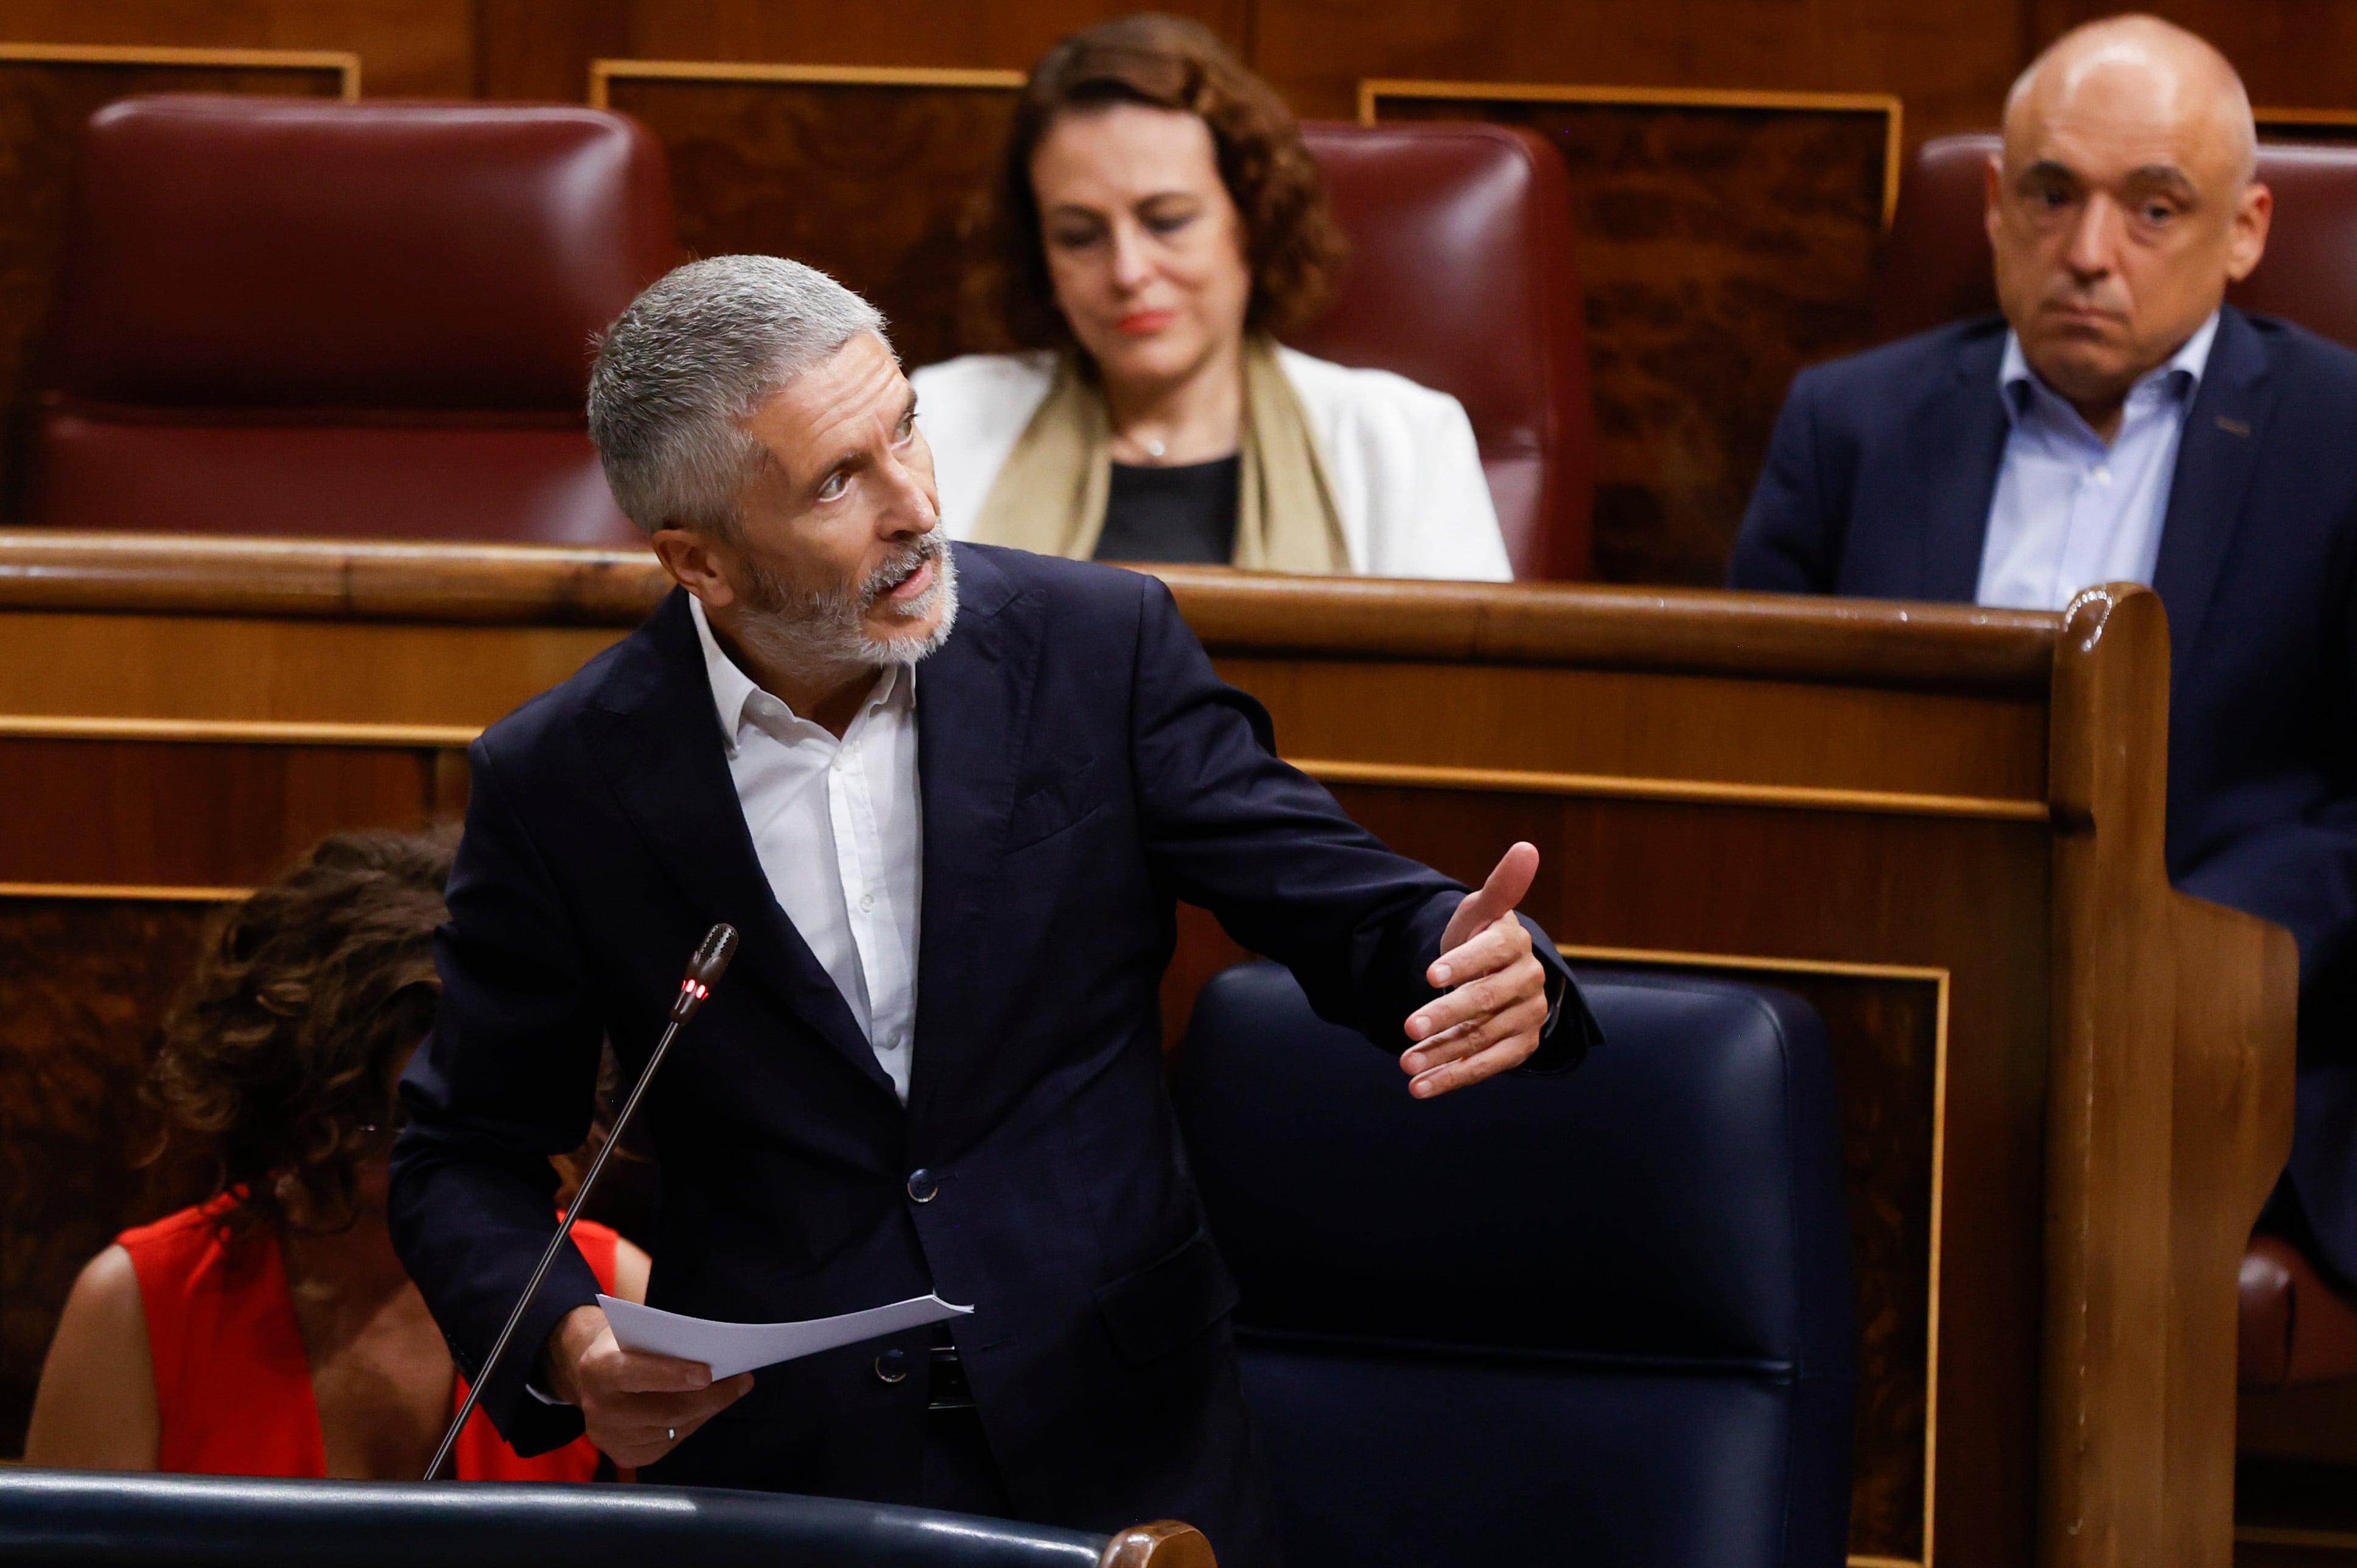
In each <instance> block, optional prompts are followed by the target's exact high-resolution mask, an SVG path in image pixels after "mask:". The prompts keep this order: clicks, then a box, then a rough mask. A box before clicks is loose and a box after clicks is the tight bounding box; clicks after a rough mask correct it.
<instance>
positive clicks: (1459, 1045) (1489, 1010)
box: [1400, 843, 1547, 1099]
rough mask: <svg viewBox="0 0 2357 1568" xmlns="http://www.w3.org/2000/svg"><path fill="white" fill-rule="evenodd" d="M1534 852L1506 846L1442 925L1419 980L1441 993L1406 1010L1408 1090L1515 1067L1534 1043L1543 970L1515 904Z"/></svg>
mask: <svg viewBox="0 0 2357 1568" xmlns="http://www.w3.org/2000/svg"><path fill="white" fill-rule="evenodd" d="M1538 871H1539V852H1538V850H1537V849H1536V848H1535V847H1534V846H1533V845H1531V844H1527V843H1517V844H1515V845H1514V846H1513V847H1512V848H1511V849H1509V850H1507V851H1506V854H1505V856H1504V858H1502V859H1501V860H1500V861H1499V862H1498V868H1497V869H1496V870H1495V871H1492V872H1491V873H1490V879H1489V880H1488V881H1487V882H1484V883H1483V884H1481V886H1480V888H1479V889H1478V890H1476V891H1474V892H1471V893H1469V894H1467V895H1466V896H1465V899H1464V901H1463V902H1462V903H1460V904H1458V906H1457V913H1456V914H1454V915H1452V916H1450V917H1449V919H1448V929H1447V930H1446V931H1444V932H1442V933H1441V938H1440V956H1439V957H1438V958H1437V959H1435V960H1434V961H1433V962H1432V967H1431V968H1430V969H1428V970H1426V971H1425V980H1426V983H1429V984H1430V985H1432V986H1433V987H1435V988H1436V989H1437V990H1439V991H1441V992H1443V993H1444V994H1442V995H1440V996H1437V997H1435V998H1434V999H1433V1000H1432V1001H1430V1002H1428V1003H1426V1004H1425V1005H1423V1006H1422V1007H1419V1008H1417V1009H1416V1010H1415V1012H1414V1013H1412V1014H1410V1015H1408V1020H1407V1037H1408V1038H1409V1039H1411V1040H1414V1041H1415V1042H1416V1043H1415V1045H1414V1046H1412V1047H1409V1048H1408V1050H1407V1051H1406V1053H1405V1054H1404V1055H1403V1056H1402V1057H1401V1058H1400V1067H1401V1068H1402V1069H1404V1070H1405V1071H1406V1072H1407V1073H1409V1074H1410V1075H1411V1079H1410V1082H1409V1084H1408V1091H1409V1092H1410V1093H1412V1094H1415V1095H1416V1096H1418V1097H1419V1098H1425V1099H1429V1098H1430V1097H1431V1096H1433V1095H1436V1094H1446V1093H1448V1091H1449V1090H1452V1089H1462V1088H1464V1087H1465V1086H1466V1085H1467V1084H1469V1083H1479V1082H1480V1081H1481V1080H1482V1079H1485V1078H1488V1077H1490V1076H1491V1074H1493V1073H1501V1072H1503V1071H1505V1070H1506V1069H1508V1068H1512V1067H1519V1066H1521V1065H1522V1063H1523V1061H1524V1060H1526V1059H1527V1058H1529V1057H1530V1054H1531V1053H1532V1052H1533V1051H1535V1050H1537V1049H1538V1048H1539V1031H1540V1030H1541V1029H1542V1028H1544V1026H1545V1025H1546V1015H1547V1003H1546V970H1545V968H1544V966H1542V965H1541V964H1540V962H1539V961H1538V958H1537V957H1536V955H1534V953H1533V952H1532V951H1531V933H1530V932H1529V930H1528V929H1525V928H1524V927H1523V923H1522V921H1520V920H1519V919H1516V918H1514V908H1515V906H1516V905H1518V904H1520V903H1521V902H1522V901H1523V895H1524V894H1526V893H1528V892H1529V891H1530V890H1531V881H1532V879H1533V878H1534V877H1535V876H1536V875H1538Z"/></svg>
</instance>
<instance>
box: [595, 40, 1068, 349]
mask: <svg viewBox="0 0 2357 1568" xmlns="http://www.w3.org/2000/svg"><path fill="white" fill-rule="evenodd" d="M1022 85H1023V73H1022V72H1020V71H1013V70H881V69H876V68H872V67H847V66H744V65H724V64H709V65H707V64H699V63H695V62H690V61H679V60H599V61H597V62H596V64H595V65H593V66H592V67H591V70H590V101H591V102H594V103H597V104H600V105H602V106H606V107H610V108H614V109H619V110H622V111H624V112H626V113H630V114H633V115H636V116H637V117H638V118H639V119H640V120H641V121H643V122H644V123H645V124H647V125H648V126H649V127H650V128H651V129H652V130H653V132H654V134H655V135H656V137H657V138H658V139H659V140H660V141H661V142H662V145H663V150H664V152H665V153H666V154H667V155H668V156H669V157H670V159H671V172H672V191H673V203H674V205H675V207H676V209H677V210H678V213H679V234H680V243H681V244H682V245H683V247H684V248H685V250H686V251H687V252H688V253H689V254H691V255H697V256H713V255H727V254H732V253H737V252H758V253H763V254H769V255H778V256H791V257H793V258H794V259H795V260H796V261H801V262H808V263H810V264H811V265H813V266H815V267H820V268H823V269H824V270H825V271H827V272H829V273H832V274H834V276H836V277H837V278H840V279H841V280H842V281H843V282H844V283H845V284H847V285H850V286H851V287H853V288H855V289H856V290H858V291H859V292H860V293H861V294H863V295H866V297H867V298H868V299H869V300H871V301H873V302H874V303H875V304H876V306H877V307H878V308H879V309H881V310H882V311H883V312H884V315H885V317H886V318H887V319H888V320H889V321H890V322H891V329H892V341H893V345H894V347H895V348H897V349H899V352H900V358H901V360H903V361H904V362H905V363H908V364H910V365H925V364H931V363H932V362H934V361H935V360H946V359H949V358H951V357H952V356H953V355H956V354H960V353H967V352H973V351H976V350H985V349H996V348H1000V347H1004V344H1003V342H1002V341H1001V340H1000V339H999V338H997V337H996V336H995V335H994V334H993V333H992V332H991V331H990V329H989V328H987V326H986V325H985V324H984V322H983V319H982V315H981V312H980V311H979V310H978V309H977V308H975V305H976V302H975V301H974V300H972V299H971V298H970V297H969V296H968V295H967V292H966V290H967V279H968V274H969V273H970V271H971V269H970V267H969V265H968V262H969V260H970V258H971V254H972V252H971V249H970V246H969V244H968V241H967V238H966V236H967V235H968V233H969V232H970V222H971V220H972V218H973V216H974V212H975V210H976V209H975V207H974V203H975V202H976V201H977V200H978V199H979V198H980V196H981V194H982V193H983V192H984V190H985V188H987V187H988V186H989V185H990V183H991V179H992V176H993V174H994V172H995V170H996V166H997V161H998V157H999V154H1000V150H1001V148H1002V147H1003V146H1004V145H1005V143H1006V131H1007V127H1008V125H1009V124H1010V123H1011V119H1012V116H1013V114H1014V110H1015V95H1016V91H1017V89H1019V88H1020V87H1021V86H1022Z"/></svg>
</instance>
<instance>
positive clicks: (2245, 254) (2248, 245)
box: [2226, 180, 2276, 283]
mask: <svg viewBox="0 0 2357 1568" xmlns="http://www.w3.org/2000/svg"><path fill="white" fill-rule="evenodd" d="M2275 212H2276V195H2275V192H2274V191H2271V190H2269V189H2268V188H2266V186H2264V185H2261V184H2259V183H2258V182H2257V181H2255V180H2254V181H2253V182H2252V183H2251V184H2249V185H2246V186H2244V188H2243V198H2242V199H2241V200H2240V201H2239V202H2237V203H2236V204H2235V207H2234V217H2233V225H2234V231H2233V234H2231V235H2230V236H2228V238H2227V241H2226V281H2227V282H2228V283H2241V282H2242V281H2243V280H2244V278H2246V277H2249V276H2250V275H2251V269H2252V268H2254V267H2255V266H2257V265H2258V264H2259V258H2260V257H2261V256H2264V255H2266V253H2267V226H2268V225H2269V224H2270V223H2272V222H2273V221H2274V220H2275Z"/></svg>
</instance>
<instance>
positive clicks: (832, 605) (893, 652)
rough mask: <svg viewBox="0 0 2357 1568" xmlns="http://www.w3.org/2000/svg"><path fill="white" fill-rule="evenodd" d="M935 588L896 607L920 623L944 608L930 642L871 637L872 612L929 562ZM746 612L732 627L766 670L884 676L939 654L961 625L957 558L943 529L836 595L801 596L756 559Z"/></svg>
mask: <svg viewBox="0 0 2357 1568" xmlns="http://www.w3.org/2000/svg"><path fill="white" fill-rule="evenodd" d="M928 561H930V562H931V563H932V566H933V585H932V586H931V587H930V588H927V589H926V590H925V591H924V592H923V593H921V594H920V595H918V596H916V597H915V598H913V599H911V600H909V602H908V603H907V604H904V605H893V606H890V607H889V613H890V614H892V615H893V616H895V617H897V618H900V619H902V620H911V621H920V620H923V619H924V618H926V617H927V616H929V615H931V613H932V610H933V607H934V606H936V605H939V606H940V607H941V619H940V620H939V621H938V622H937V623H935V625H934V627H933V629H932V630H931V632H929V633H928V634H926V635H925V636H923V637H893V638H879V637H870V636H869V635H868V634H867V614H868V612H869V611H870V610H871V609H873V608H875V607H876V606H877V604H879V603H881V602H882V601H883V598H884V596H885V595H886V594H888V593H890V592H891V591H892V590H893V589H894V588H896V587H898V586H899V585H901V584H902V583H905V582H907V581H908V580H909V576H910V575H913V574H914V573H915V572H916V570H917V568H918V567H920V566H921V565H923V564H925V563H926V562H928ZM744 565H745V573H746V582H745V585H744V593H745V613H744V615H742V616H741V617H739V618H738V619H737V625H736V626H735V627H734V628H731V629H732V630H733V631H734V633H735V635H736V637H737V640H738V641H739V642H741V643H742V644H743V645H744V647H745V651H746V652H748V653H749V654H751V655H752V656H753V657H754V658H755V659H757V660H759V661H760V662H762V663H763V664H767V665H770V666H772V667H774V668H777V669H780V670H794V671H805V672H807V673H809V674H811V675H813V676H815V675H821V674H823V673H826V672H828V671H839V670H881V669H883V668H884V667H885V666H886V665H888V664H914V663H916V662H917V661H918V660H920V659H924V658H927V657H929V656H931V655H932V654H935V653H938V652H940V651H941V650H942V644H943V643H946V642H947V641H949V639H950V628H951V627H952V625H954V624H955V623H956V621H957V602H958V601H957V558H956V556H955V555H954V554H953V553H952V552H951V550H950V547H949V540H948V539H947V538H946V537H944V536H943V535H942V533H941V532H939V531H938V530H937V531H935V532H931V533H928V534H926V535H925V536H924V537H923V538H921V539H920V540H918V541H917V542H915V543H913V544H911V545H909V548H908V549H907V550H906V551H905V552H903V553H901V554H899V555H897V556H895V557H894V558H893V559H891V560H889V561H887V562H886V563H885V564H883V565H881V566H879V567H877V569H876V570H875V571H873V572H871V573H869V574H868V575H867V576H866V579H865V580H863V581H862V582H860V583H858V584H856V585H850V586H845V587H841V588H835V589H831V590H830V589H815V590H807V591H800V592H798V591H795V590H793V589H790V588H788V587H787V586H786V585H784V584H782V583H780V582H779V581H778V580H777V579H776V578H774V577H772V576H770V575H769V574H768V573H766V572H764V571H762V570H761V568H760V567H759V565H758V564H755V563H753V562H751V561H749V560H748V561H747V562H745V563H744Z"/></svg>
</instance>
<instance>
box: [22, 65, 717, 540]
mask: <svg viewBox="0 0 2357 1568" xmlns="http://www.w3.org/2000/svg"><path fill="white" fill-rule="evenodd" d="M671 230H672V221H671V204H670V196H669V186H668V181H667V178H666V176H665V171H664V168H663V163H662V155H661V153H660V152H659V151H658V149H657V148H656V147H655V146H654V145H653V143H652V141H651V139H650V138H649V137H648V136H647V134H645V132H643V131H642V130H640V128H639V127H637V126H636V125H634V124H631V123H630V121H629V120H626V119H624V118H623V117H621V116H620V115H617V114H610V113H600V112H598V111H596V110H592V109H586V108H565V107H562V106H555V105H549V106H532V107H516V106H507V107H495V106H490V105H467V104H414V103H410V104H401V103H396V104H372V103H371V104H341V103H334V104H314V103H309V102H302V101H294V100H284V99H273V98H260V97H231V96H213V97H195V96H181V97H158V98H146V99H134V100H130V101H127V102H121V103H117V104H115V105H113V106H112V107H110V108H108V109H106V110H104V111H102V112H101V113H99V114H98V115H97V116H96V117H94V118H93V119H92V120H91V123H90V126H89V131H88V135H87V138H86V141H85V143H84V146H83V152H82V164H81V181H80V186H79V189H78V192H77V198H76V201H75V204H74V209H73V217H72V220H71V222H70V228H69V232H68V240H67V248H66V261H65V265H64V269H63V274H62V277H63V284H62V287H61V288H60V290H59V300H58V305H57V308H56V315H55V318H54V320H53V322H52V325H51V328H50V332H49V335H48V346H47V353H46V357H45V362H44V363H43V365H42V367H41V371H40V374H39V379H40V381H41V384H42V386H43V391H42V392H41V393H40V394H39V398H38V413H37V414H36V418H35V423H34V428H33V434H32V444H31V447H32V449H31V455H30V456H31V461H30V464H29V470H30V484H29V491H28V495H27V505H26V511H25V520H26V521H29V522H32V523H37V524H41V525H47V526H52V527H82V528H114V529H152V530H158V531H165V532H180V533H244V534H317V533H321V532H334V533H336V534H339V535H342V536H350V537H362V538H367V537H376V538H407V539H505V540H516V541H537V542H546V543H577V544H589V543H602V544H623V543H630V542H634V541H635V540H636V538H637V534H636V531H635V530H633V529H632V528H631V527H630V523H629V522H628V521H627V520H625V519H624V518H623V517H622V515H621V513H620V512H619V510H616V508H615V506H614V504H613V501H612V499H611V498H610V497H609V496H608V493H607V490H606V482H605V477H604V475H603V473H602V472H601V471H600V470H599V467H598V466H597V454H596V453H595V452H594V451H593V450H592V449H591V447H590V445H589V440H588V435H587V422H586V419H585V416H584V414H583V411H582V401H583V397H584V394H585V392H586V390H587V384H588V361H589V355H590V351H591V342H592V339H593V338H594V337H595V335H596V334H597V332H598V331H600V330H601V329H602V328H604V327H605V325H606V323H607V322H608V321H609V320H611V319H612V318H613V317H614V316H615V314H617V313H618V312H619V310H620V309H621V307H622V306H624V305H626V304H628V303H629V301H630V296H631V295H634V294H636V293H637V292H638V290H639V289H640V288H641V287H643V286H644V285H646V284H648V283H650V282H651V281H652V280H653V279H654V278H655V277H656V276H658V275H660V274H662V271H663V270H664V269H665V268H666V267H668V266H669V265H670V264H671V263H672V261H673V241H672V232H671Z"/></svg>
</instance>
